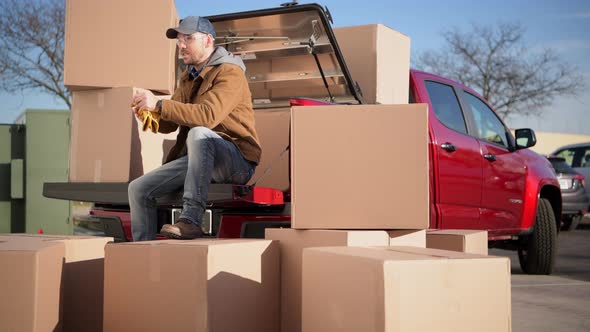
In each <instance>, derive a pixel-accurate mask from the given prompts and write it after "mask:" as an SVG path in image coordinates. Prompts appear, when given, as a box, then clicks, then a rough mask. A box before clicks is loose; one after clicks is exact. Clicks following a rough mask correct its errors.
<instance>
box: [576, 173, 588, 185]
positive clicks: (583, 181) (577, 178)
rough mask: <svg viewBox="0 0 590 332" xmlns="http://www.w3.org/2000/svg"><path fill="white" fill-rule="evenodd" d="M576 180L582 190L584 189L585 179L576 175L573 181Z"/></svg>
mask: <svg viewBox="0 0 590 332" xmlns="http://www.w3.org/2000/svg"><path fill="white" fill-rule="evenodd" d="M575 180H578V181H579V182H580V184H581V185H582V188H586V178H585V177H584V176H583V175H581V174H576V175H575V176H574V181H575Z"/></svg>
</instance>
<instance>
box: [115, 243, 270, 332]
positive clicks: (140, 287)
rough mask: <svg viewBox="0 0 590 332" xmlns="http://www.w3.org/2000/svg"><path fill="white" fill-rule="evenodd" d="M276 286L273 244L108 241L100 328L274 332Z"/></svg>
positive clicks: (116, 329)
mask: <svg viewBox="0 0 590 332" xmlns="http://www.w3.org/2000/svg"><path fill="white" fill-rule="evenodd" d="M279 282H280V279H279V248H278V243H277V242H276V241H269V240H245V239H242V240H218V239H216V240H208V239H201V240H192V241H178V240H162V241H147V242H135V243H124V244H110V245H108V246H107V247H106V257H105V303H104V331H105V332H108V331H278V330H279Z"/></svg>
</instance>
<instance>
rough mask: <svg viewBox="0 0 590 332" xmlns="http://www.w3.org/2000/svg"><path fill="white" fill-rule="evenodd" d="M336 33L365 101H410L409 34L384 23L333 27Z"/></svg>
mask: <svg viewBox="0 0 590 332" xmlns="http://www.w3.org/2000/svg"><path fill="white" fill-rule="evenodd" d="M334 34H335V35H336V40H337V41H338V46H339V47H340V51H342V54H343V56H344V60H345V61H346V65H347V67H348V70H349V71H350V74H351V76H352V78H353V80H355V81H357V82H358V84H359V86H360V87H361V91H362V92H363V98H364V100H365V102H366V103H368V104H406V103H408V95H409V86H410V37H408V36H406V35H404V34H402V33H400V32H398V31H395V30H393V29H391V28H389V27H387V26H385V25H383V24H369V25H360V26H352V27H342V28H334Z"/></svg>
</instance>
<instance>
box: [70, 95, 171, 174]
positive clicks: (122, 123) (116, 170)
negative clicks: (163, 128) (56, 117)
mask: <svg viewBox="0 0 590 332" xmlns="http://www.w3.org/2000/svg"><path fill="white" fill-rule="evenodd" d="M137 91H140V89H138V88H134V87H121V88H112V89H97V90H86V91H74V92H73V93H72V97H73V100H72V110H71V117H70V121H71V140H70V173H69V177H70V178H69V180H70V182H128V181H130V180H133V179H135V178H137V177H139V176H141V175H143V174H145V173H147V172H149V171H151V170H153V169H155V168H157V167H159V166H161V165H162V162H163V160H164V158H165V157H166V155H167V153H168V151H169V150H170V149H171V148H172V146H173V145H174V142H175V140H176V133H170V134H166V135H163V134H154V133H152V132H151V131H145V132H144V131H142V128H141V123H140V122H139V121H138V120H137V119H136V118H135V115H134V114H133V112H132V111H131V107H130V104H131V100H132V97H133V94H134V93H135V92H137ZM158 98H169V96H158Z"/></svg>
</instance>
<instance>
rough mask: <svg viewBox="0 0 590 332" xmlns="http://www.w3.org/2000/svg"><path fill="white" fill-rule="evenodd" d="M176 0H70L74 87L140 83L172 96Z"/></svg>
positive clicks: (69, 57)
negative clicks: (172, 32)
mask: <svg viewBox="0 0 590 332" xmlns="http://www.w3.org/2000/svg"><path fill="white" fill-rule="evenodd" d="M177 24H178V14H177V12H176V7H175V4H174V0H155V1H154V0H152V1H150V2H149V3H146V2H145V1H143V0H126V1H115V0H67V1H66V23H65V51H64V83H65V85H66V86H67V87H68V88H69V89H70V91H77V90H83V89H95V88H109V87H120V86H140V87H142V88H145V89H149V90H155V91H159V92H161V93H165V94H171V93H172V92H173V90H174V86H175V82H176V76H175V75H176V74H175V67H176V57H175V54H176V44H175V42H174V40H170V39H168V38H166V35H165V33H166V30H167V29H168V28H171V27H174V26H176V25H177Z"/></svg>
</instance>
